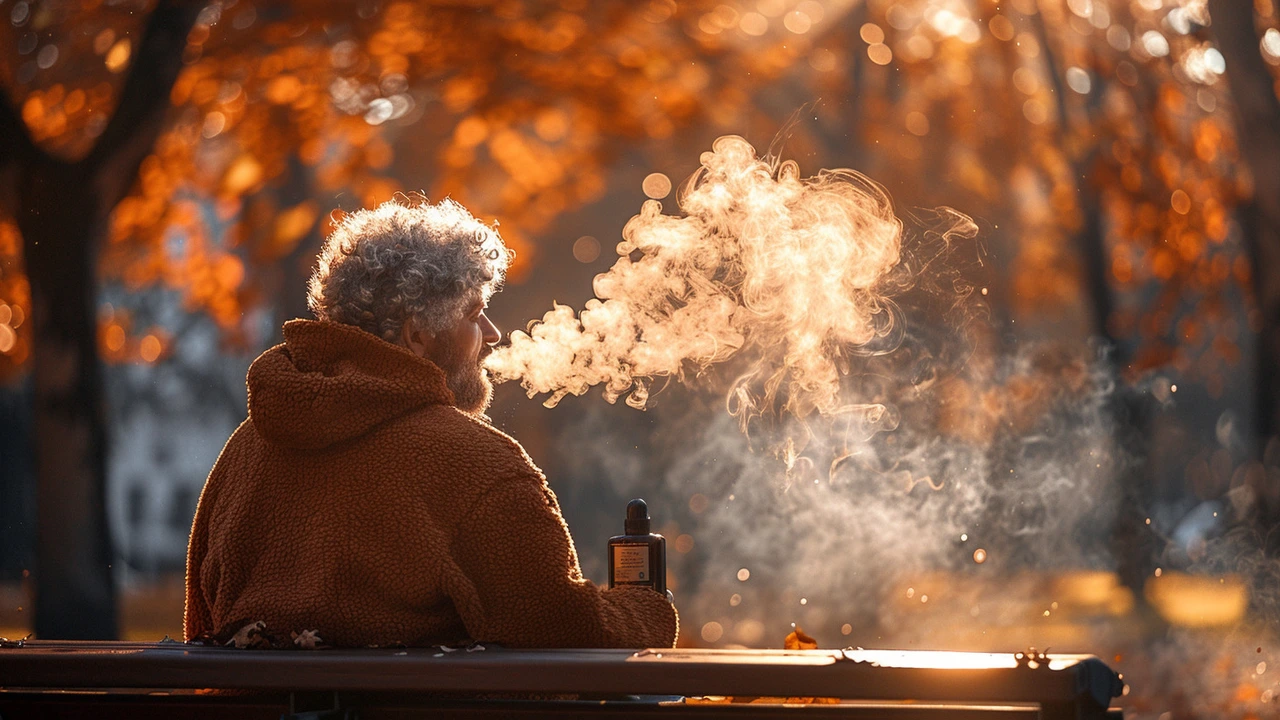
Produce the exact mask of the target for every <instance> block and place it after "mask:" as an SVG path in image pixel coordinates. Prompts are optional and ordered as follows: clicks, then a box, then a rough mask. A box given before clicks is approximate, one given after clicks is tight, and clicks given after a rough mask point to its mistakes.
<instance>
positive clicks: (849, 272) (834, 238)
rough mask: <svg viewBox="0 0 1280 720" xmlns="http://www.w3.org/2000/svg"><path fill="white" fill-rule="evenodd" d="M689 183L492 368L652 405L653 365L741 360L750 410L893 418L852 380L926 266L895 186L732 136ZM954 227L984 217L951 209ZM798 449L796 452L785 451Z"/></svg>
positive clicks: (742, 401)
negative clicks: (804, 169)
mask: <svg viewBox="0 0 1280 720" xmlns="http://www.w3.org/2000/svg"><path fill="white" fill-rule="evenodd" d="M701 164H702V165H701V168H700V169H699V170H698V171H697V172H695V173H694V174H693V175H692V176H691V177H690V178H689V179H688V180H687V181H686V182H685V183H684V185H683V186H682V188H681V190H680V192H679V194H678V196H677V202H678V205H679V209H680V214H679V215H664V214H663V213H662V205H661V204H660V203H659V202H658V201H656V200H650V201H648V202H646V203H645V204H644V206H643V207H642V208H641V210H640V213H639V214H638V215H636V216H635V217H633V218H632V219H631V221H630V222H628V223H627V225H626V227H625V228H624V230H623V241H622V242H621V243H619V244H618V248H617V251H618V255H619V256H620V257H619V258H618V261H617V262H616V263H615V264H614V265H613V267H612V268H610V269H609V271H608V272H606V273H603V274H601V275H599V276H597V277H596V279H595V284H594V290H595V295H596V297H595V298H593V299H591V300H589V301H588V302H587V303H586V306H585V307H584V308H583V310H582V311H581V312H580V313H575V312H574V311H573V309H571V308H569V307H567V306H564V305H556V306H555V307H554V308H553V309H552V310H551V311H550V312H548V313H547V314H546V315H545V316H544V317H543V319H542V321H541V322H539V323H535V324H533V325H532V326H531V327H530V329H529V331H528V332H527V333H526V332H520V331H517V332H514V333H512V335H511V343H510V345H509V346H505V347H502V348H500V349H499V350H497V351H496V352H494V353H493V354H492V355H491V356H490V357H489V359H488V361H487V367H488V369H489V371H490V373H491V375H492V377H493V378H494V380H495V381H496V382H504V381H510V380H519V381H520V382H521V384H522V385H523V387H524V388H525V390H526V391H527V392H528V394H529V397H534V396H536V395H538V394H543V393H546V394H548V397H547V400H546V401H545V404H546V405H547V406H548V407H551V406H554V405H555V404H556V403H558V402H559V401H560V400H561V399H563V398H564V397H565V396H566V395H568V394H574V395H581V394H583V393H585V392H586V391H587V390H588V389H589V388H591V387H593V386H596V385H603V386H604V397H605V398H606V399H607V400H608V401H610V402H614V401H616V400H617V399H618V398H619V397H621V396H622V395H624V394H628V393H629V395H628V396H627V398H626V401H627V403H628V404H629V405H631V406H632V407H636V408H644V407H645V405H646V403H647V402H648V391H649V387H650V384H651V383H652V381H653V380H654V379H655V378H674V379H677V380H686V381H687V380H690V379H693V378H697V377H700V376H702V375H703V374H704V373H706V372H707V371H708V370H709V369H710V368H712V366H716V365H719V364H722V363H726V361H729V360H731V359H732V360H733V361H734V362H733V363H732V367H734V368H735V369H736V370H737V371H739V372H740V374H739V375H738V376H737V379H736V380H735V381H733V382H732V385H731V387H730V390H729V392H728V406H729V410H730V412H731V413H733V414H734V415H735V416H737V417H738V420H739V423H740V425H741V426H742V428H743V429H744V430H746V429H748V427H749V425H750V424H751V422H752V420H753V419H754V418H758V417H780V416H783V415H786V416H788V417H791V418H800V419H803V418H805V417H807V416H809V415H811V414H813V413H815V412H816V413H818V414H819V415H820V416H822V417H823V418H825V419H828V420H834V419H837V418H840V417H848V416H856V417H857V418H858V421H859V422H858V424H859V425H860V426H861V427H864V428H866V427H874V426H876V425H877V424H880V423H883V422H885V421H886V420H888V419H889V416H890V413H886V412H885V410H886V409H885V407H884V406H883V405H881V404H879V403H874V402H863V401H860V400H859V399H858V398H856V397H855V398H849V397H848V395H849V394H848V393H847V392H845V393H842V383H841V378H842V376H847V375H848V374H849V372H850V363H851V360H852V359H853V358H855V357H857V356H874V355H880V354H884V353H888V352H891V351H893V350H894V349H895V348H897V347H898V345H899V344H900V342H901V340H902V337H903V334H904V324H903V321H902V317H901V311H900V309H899V308H898V306H897V305H896V304H895V302H894V297H895V295H896V294H898V293H900V292H902V291H904V290H905V289H907V288H909V287H910V286H911V285H912V284H913V283H914V282H915V275H916V274H917V272H918V270H919V268H906V267H904V263H903V262H902V260H903V256H902V234H903V230H902V228H903V225H902V222H901V221H900V220H899V219H898V218H897V217H896V216H895V215H894V212H893V208H892V204H891V202H890V200H889V197H888V195H887V194H886V193H885V191H884V189H883V188H882V187H880V186H879V185H877V184H876V183H875V182H873V181H872V180H870V179H868V178H866V177H865V176H863V175H861V174H859V173H857V172H855V171H852V170H823V171H821V172H819V173H818V174H817V175H815V176H813V177H806V178H802V177H801V176H800V169H799V166H798V165H797V164H796V163H795V162H794V161H790V160H788V161H784V162H779V161H777V160H776V159H771V158H767V157H766V158H761V157H758V156H757V155H756V152H755V149H754V148H753V147H752V146H751V145H750V144H749V143H748V142H747V141H746V140H744V139H742V138H741V137H737V136H725V137H721V138H719V139H718V140H716V141H715V143H713V145H712V150H711V151H710V152H706V153H703V155H702V158H701ZM941 217H943V218H945V220H946V221H945V227H941V228H938V229H936V230H935V232H937V233H939V235H940V236H941V237H943V238H944V239H949V238H951V237H954V236H966V237H972V236H973V234H974V233H975V232H976V226H975V225H974V224H973V222H972V221H971V220H970V219H969V218H967V217H964V216H962V215H960V214H959V213H955V212H952V211H947V212H946V213H943V214H941ZM790 452H791V453H792V454H794V452H795V451H794V450H791V451H790Z"/></svg>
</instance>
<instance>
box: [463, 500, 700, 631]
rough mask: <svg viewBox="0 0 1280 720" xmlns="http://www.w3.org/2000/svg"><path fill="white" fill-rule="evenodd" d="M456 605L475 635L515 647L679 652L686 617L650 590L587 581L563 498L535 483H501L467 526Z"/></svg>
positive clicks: (479, 505) (466, 521) (478, 504)
mask: <svg viewBox="0 0 1280 720" xmlns="http://www.w3.org/2000/svg"><path fill="white" fill-rule="evenodd" d="M453 560H454V562H456V563H457V566H458V568H459V569H460V571H461V575H462V577H463V579H462V581H461V585H462V588H461V589H462V592H457V593H454V595H455V597H454V602H455V606H456V607H457V609H458V612H459V614H460V615H461V616H462V620H463V623H464V624H465V625H466V627H467V631H468V634H469V635H470V636H471V637H472V638H473V639H475V640H477V641H479V642H492V643H496V644H500V645H504V646H507V647H621V648H641V647H671V646H673V645H674V644H675V639H676V635H677V633H678V631H679V618H678V616H677V614H676V610H675V608H674V607H673V606H672V605H671V603H669V602H667V599H666V598H665V597H664V596H662V595H659V594H658V593H656V592H654V591H652V590H649V589H648V588H637V587H619V588H614V589H604V588H600V587H598V586H596V585H594V584H593V583H591V582H590V581H588V580H585V579H584V578H583V577H582V571H581V569H580V568H579V566H578V556H577V553H576V552H575V550H574V547H573V540H572V538H571V537H570V536H569V528H568V526H567V525H566V524H565V522H564V518H563V517H562V516H561V514H560V508H559V505H558V503H557V502H556V498H555V494H554V493H552V492H551V489H550V488H549V487H547V485H546V483H545V482H544V481H543V480H541V479H539V478H534V477H527V476H526V477H517V478H513V479H509V480H505V481H502V482H499V483H497V484H496V485H495V487H494V488H493V489H492V490H490V491H489V492H488V493H487V494H486V495H484V496H483V497H481V498H480V500H479V501H477V502H476V504H475V506H474V507H473V508H472V510H471V512H470V513H469V514H468V516H467V517H466V518H465V519H464V521H463V522H462V523H461V524H460V525H459V527H458V529H457V532H456V535H455V538H454V541H453Z"/></svg>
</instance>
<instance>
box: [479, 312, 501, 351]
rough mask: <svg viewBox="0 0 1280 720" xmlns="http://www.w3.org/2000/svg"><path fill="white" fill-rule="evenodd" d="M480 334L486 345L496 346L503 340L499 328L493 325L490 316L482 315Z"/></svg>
mask: <svg viewBox="0 0 1280 720" xmlns="http://www.w3.org/2000/svg"><path fill="white" fill-rule="evenodd" d="M480 333H481V337H482V338H483V339H484V344H485V345H494V344H496V343H497V342H498V341H499V340H501V339H502V333H500V332H498V326H497V325H494V324H493V321H492V320H490V319H489V316H488V315H485V314H484V313H480Z"/></svg>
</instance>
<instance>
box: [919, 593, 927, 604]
mask: <svg viewBox="0 0 1280 720" xmlns="http://www.w3.org/2000/svg"><path fill="white" fill-rule="evenodd" d="M920 602H922V603H927V602H929V596H928V595H921V596H920Z"/></svg>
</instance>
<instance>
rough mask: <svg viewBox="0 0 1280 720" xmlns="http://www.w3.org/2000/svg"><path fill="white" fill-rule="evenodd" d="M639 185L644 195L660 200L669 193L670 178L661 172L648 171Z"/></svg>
mask: <svg viewBox="0 0 1280 720" xmlns="http://www.w3.org/2000/svg"><path fill="white" fill-rule="evenodd" d="M640 187H641V189H643V190H644V194H645V195H648V196H649V197H651V198H653V199H654V200H661V199H662V198H664V197H666V196H668V195H670V194H671V178H669V177H667V176H666V175H664V174H662V173H649V174H648V175H647V176H646V177H645V179H644V182H643V183H642V184H641V185H640Z"/></svg>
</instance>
